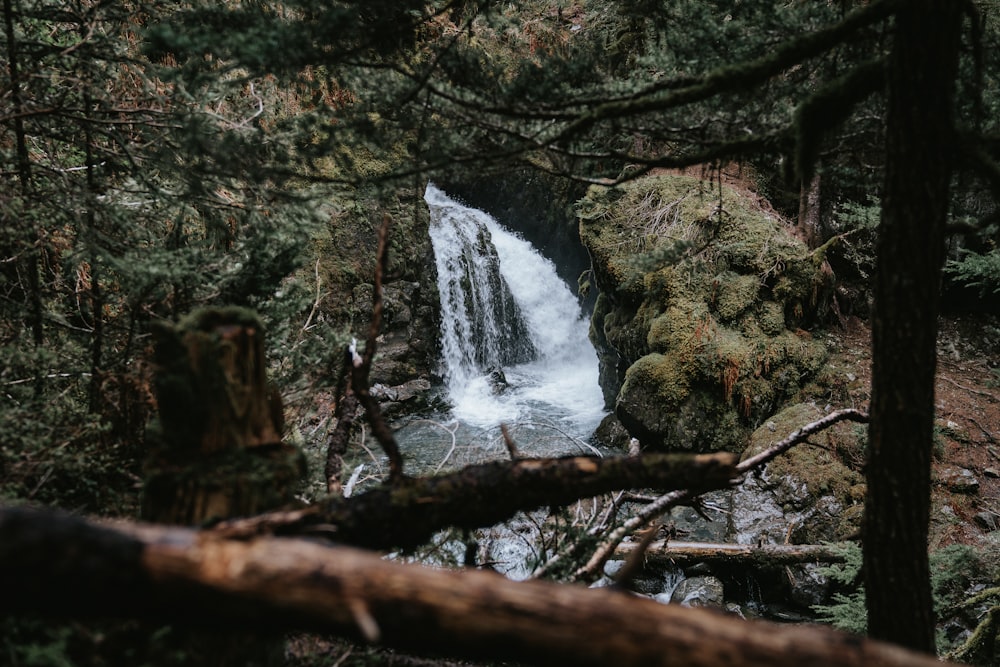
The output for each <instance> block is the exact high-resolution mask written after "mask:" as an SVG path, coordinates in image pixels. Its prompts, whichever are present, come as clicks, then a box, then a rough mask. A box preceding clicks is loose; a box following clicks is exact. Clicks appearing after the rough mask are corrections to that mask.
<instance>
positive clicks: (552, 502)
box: [215, 453, 736, 549]
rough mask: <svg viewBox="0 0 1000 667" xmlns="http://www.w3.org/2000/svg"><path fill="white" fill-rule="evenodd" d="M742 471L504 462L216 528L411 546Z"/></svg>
mask: <svg viewBox="0 0 1000 667" xmlns="http://www.w3.org/2000/svg"><path fill="white" fill-rule="evenodd" d="M735 476H736V457H735V455H733V454H726V453H722V454H698V455H693V454H647V455H644V456H636V457H615V458H600V457H594V456H572V457H564V458H555V459H521V460H517V461H511V462H504V461H500V462H492V463H484V464H480V465H474V466H468V467H466V468H463V469H462V470H459V471H456V472H454V473H449V474H445V475H438V476H435V477H423V478H408V477H403V478H400V479H399V481H397V482H394V483H390V484H387V485H384V486H381V487H378V488H376V489H373V490H371V491H368V492H366V493H362V494H358V495H354V496H351V497H350V498H342V497H332V498H329V499H327V500H324V501H322V502H320V503H317V504H315V505H311V506H309V507H306V508H302V509H292V510H288V511H284V512H275V513H271V514H264V515H261V516H256V517H251V518H248V519H239V520H234V521H229V522H226V523H222V524H219V525H218V526H217V527H216V528H215V530H216V532H218V533H219V534H220V535H224V536H227V537H251V536H254V535H259V534H264V533H272V534H277V535H289V534H312V535H323V536H326V537H329V538H331V539H333V540H336V541H337V542H340V543H344V544H352V545H354V546H362V547H366V548H370V549H391V548H401V549H409V548H413V547H416V546H419V545H421V544H423V543H425V542H426V541H427V540H428V539H430V537H431V536H433V535H434V533H436V532H437V531H439V530H442V529H444V528H447V527H450V526H454V527H456V528H470V529H471V528H480V527H486V526H492V525H494V524H496V523H498V522H500V521H503V520H505V519H508V518H510V517H511V516H513V515H514V514H515V513H517V512H519V511H526V510H532V509H536V508H538V507H544V506H546V505H548V506H560V505H566V504H569V503H572V502H574V501H576V500H579V499H580V498H588V497H591V496H595V495H598V494H601V493H607V492H610V491H615V490H618V489H622V488H648V487H655V488H662V489H671V488H673V489H696V490H699V491H706V490H710V489H719V488H725V487H727V486H729V484H730V482H731V480H732V479H733V478H734V477H735Z"/></svg>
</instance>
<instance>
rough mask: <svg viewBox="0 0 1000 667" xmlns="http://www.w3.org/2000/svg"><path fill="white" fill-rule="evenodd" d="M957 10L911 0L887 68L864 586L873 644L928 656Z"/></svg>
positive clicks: (899, 20) (941, 2)
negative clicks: (880, 641)
mask: <svg viewBox="0 0 1000 667" xmlns="http://www.w3.org/2000/svg"><path fill="white" fill-rule="evenodd" d="M961 11H962V9H961V3H957V2H950V1H947V0H911V1H910V2H906V3H904V4H903V5H902V8H901V9H900V10H899V11H898V13H897V16H896V26H895V32H894V44H893V49H892V53H891V56H890V62H889V71H888V88H889V96H888V111H887V117H886V142H887V143H886V178H885V188H884V192H883V199H882V221H881V226H880V229H879V240H878V247H877V256H878V266H877V270H876V279H875V314H874V318H873V320H872V358H873V366H872V398H871V425H870V429H869V460H868V464H867V480H868V484H867V489H868V490H867V497H866V501H865V518H864V526H863V528H864V568H863V570H864V577H865V590H866V600H867V605H868V628H869V633H870V634H871V636H872V637H876V638H878V639H883V640H887V641H891V642H895V643H898V644H901V645H903V646H907V647H910V648H913V649H917V650H921V651H926V652H929V653H932V652H933V651H934V647H935V642H934V614H933V608H932V603H931V591H930V583H929V567H928V561H927V535H928V521H929V517H930V481H931V480H930V464H931V452H932V446H933V419H934V372H935V364H936V356H935V344H936V338H937V318H938V311H939V301H940V299H939V286H940V277H941V266H942V262H943V259H944V230H945V218H946V214H947V208H948V193H949V181H950V178H951V173H952V162H953V150H954V146H955V142H956V139H955V136H954V129H953V119H952V109H953V98H954V86H955V76H956V69H957V58H958V46H959V36H960V30H961Z"/></svg>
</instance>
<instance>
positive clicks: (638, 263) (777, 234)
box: [577, 175, 830, 451]
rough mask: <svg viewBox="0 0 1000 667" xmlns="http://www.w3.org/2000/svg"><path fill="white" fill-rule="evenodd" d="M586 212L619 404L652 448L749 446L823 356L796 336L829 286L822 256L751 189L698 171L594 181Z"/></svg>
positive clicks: (583, 222) (612, 387)
mask: <svg viewBox="0 0 1000 667" xmlns="http://www.w3.org/2000/svg"><path fill="white" fill-rule="evenodd" d="M713 188H714V189H713ZM577 211H578V215H579V218H580V236H581V239H582V241H583V243H584V245H585V246H586V247H587V249H588V251H589V252H590V256H591V260H592V267H593V274H594V275H593V278H594V282H595V283H596V285H597V287H598V289H599V290H600V294H599V296H598V298H597V303H596V305H595V310H594V315H593V318H592V326H591V340H592V341H593V343H594V345H595V347H596V348H597V350H598V355H599V357H600V361H601V384H602V389H603V390H604V395H605V399H606V401H607V402H608V404H609V407H610V406H614V408H615V413H616V415H617V417H618V419H619V420H620V421H621V423H622V424H623V425H624V426H625V428H626V429H627V430H628V431H629V433H630V434H631V435H632V436H633V437H635V438H638V439H639V440H640V442H641V443H642V444H643V445H644V446H646V447H652V448H656V449H671V450H693V451H718V450H730V451H739V450H741V449H742V448H743V445H744V443H745V442H746V437H747V436H748V435H749V432H750V425H751V424H753V423H755V422H757V423H759V422H760V421H762V420H763V419H766V418H767V417H768V416H770V415H771V414H772V413H773V412H774V411H775V410H777V409H778V407H780V406H781V405H782V403H783V402H785V401H787V400H788V399H789V398H790V397H791V396H792V395H794V394H795V392H796V391H798V389H799V388H800V386H801V385H802V383H803V382H805V381H807V380H808V378H809V377H811V376H812V375H813V374H814V373H815V372H816V371H817V370H818V369H819V368H820V366H821V365H822V364H823V362H824V360H825V358H826V349H825V347H824V346H823V345H822V344H820V343H819V342H816V341H814V340H812V339H811V336H810V335H809V334H808V333H807V332H805V331H803V330H801V329H800V328H799V327H800V326H803V325H805V324H807V323H808V322H809V321H811V320H812V319H813V318H814V317H815V316H816V313H817V310H818V308H819V304H820V303H821V301H822V296H823V295H824V294H826V293H828V290H829V289H830V286H829V284H828V282H827V280H828V279H827V277H826V274H824V272H823V271H822V261H823V260H822V256H821V255H818V254H817V253H812V252H810V251H809V249H808V248H807V247H806V246H805V244H803V243H802V242H801V241H800V240H798V239H797V238H796V237H795V236H794V235H793V233H792V230H791V227H790V226H789V225H788V224H787V223H786V222H784V221H782V220H781V219H780V218H778V216H777V215H776V214H774V213H772V212H769V211H768V210H767V209H765V208H764V207H762V206H761V204H760V203H759V202H758V200H757V199H756V198H755V197H754V196H753V195H751V194H749V193H746V192H741V191H738V190H736V189H733V188H729V187H727V186H722V187H721V189H719V188H717V187H716V186H711V187H710V186H709V185H708V184H707V183H706V182H704V181H702V180H700V179H696V178H692V177H689V176H677V175H661V176H652V177H646V178H643V179H638V180H636V181H633V182H630V183H627V184H625V185H622V186H619V187H616V188H607V187H600V186H594V187H592V188H591V189H590V190H589V191H588V193H587V196H586V197H585V198H584V199H583V200H581V202H580V203H579V204H578V208H577Z"/></svg>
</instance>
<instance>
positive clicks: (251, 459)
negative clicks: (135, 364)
mask: <svg viewBox="0 0 1000 667" xmlns="http://www.w3.org/2000/svg"><path fill="white" fill-rule="evenodd" d="M154 360H155V363H156V376H155V381H154V389H155V392H156V399H157V404H158V411H159V421H158V424H156V425H155V426H154V428H153V429H152V430H153V431H154V433H153V439H154V440H158V442H157V444H156V446H155V447H154V449H153V450H152V452H151V453H150V457H149V459H148V461H147V464H146V480H145V485H144V488H143V500H142V518H143V519H144V520H146V521H152V522H156V523H166V524H175V525H185V526H201V525H205V524H207V523H211V522H214V521H218V520H221V519H228V518H233V517H238V516H247V515H252V514H257V513H260V512H263V511H266V510H270V509H275V508H277V507H279V506H281V505H284V504H285V503H287V502H289V501H290V500H292V494H293V491H294V489H295V486H296V484H297V483H298V482H299V480H300V479H301V478H302V477H303V475H304V474H305V458H304V457H303V455H302V453H301V452H300V451H298V449H297V448H295V447H292V446H290V445H286V444H283V443H282V442H281V431H282V428H283V415H282V407H281V399H280V396H279V394H278V393H277V391H276V390H275V389H274V388H273V387H271V386H270V385H269V383H268V381H267V377H266V372H265V370H266V359H265V353H264V332H263V327H262V326H261V324H260V320H259V319H258V318H257V316H256V315H255V314H254V313H253V312H251V311H249V310H246V309H242V308H234V307H227V308H207V309H202V310H199V311H196V312H194V313H192V314H191V315H189V316H188V317H186V318H184V319H182V320H181V321H180V322H178V323H177V324H176V325H173V326H169V325H168V326H162V327H160V328H159V329H158V330H157V331H156V352H155V355H154ZM174 636H175V637H177V641H178V643H179V644H180V648H181V650H183V651H184V652H185V653H186V658H185V659H186V664H189V665H206V666H208V665H213V666H215V665H233V666H236V665H240V666H246V665H255V666H260V667H266V666H269V665H279V664H282V663H283V660H284V643H283V641H282V639H281V637H280V635H275V636H273V637H267V636H260V635H259V634H255V635H247V634H245V633H239V632H231V631H230V632H212V631H189V630H180V629H175V631H174Z"/></svg>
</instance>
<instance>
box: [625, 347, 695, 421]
mask: <svg viewBox="0 0 1000 667" xmlns="http://www.w3.org/2000/svg"><path fill="white" fill-rule="evenodd" d="M636 391H641V392H642V393H643V394H648V395H649V396H650V397H651V398H652V400H654V401H655V402H656V404H657V405H658V406H659V407H660V409H661V410H662V411H669V410H672V409H676V408H678V407H679V406H680V405H681V403H683V402H684V400H685V399H686V398H687V396H688V373H687V372H686V370H685V369H684V368H683V367H682V366H680V365H679V364H678V363H677V361H676V359H674V358H673V357H671V356H667V355H663V354H657V353H653V354H647V355H646V356H644V357H642V358H641V359H639V360H638V361H637V362H635V363H634V364H632V365H631V366H630V367H629V369H628V372H627V373H626V374H625V385H624V386H623V387H622V393H625V394H628V393H632V392H636Z"/></svg>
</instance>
